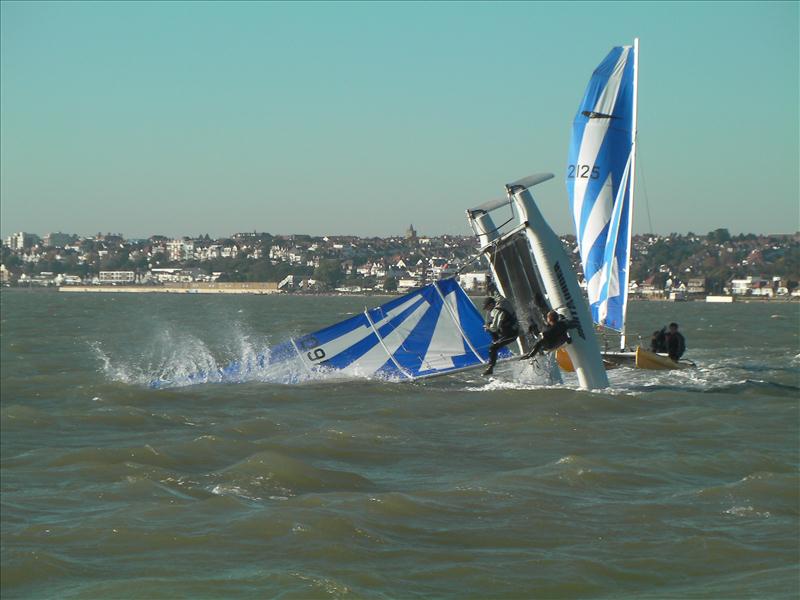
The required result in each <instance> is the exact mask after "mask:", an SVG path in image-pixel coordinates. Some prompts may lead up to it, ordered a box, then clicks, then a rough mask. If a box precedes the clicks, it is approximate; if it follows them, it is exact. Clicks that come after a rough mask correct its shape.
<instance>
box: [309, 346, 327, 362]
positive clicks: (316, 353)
mask: <svg viewBox="0 0 800 600" xmlns="http://www.w3.org/2000/svg"><path fill="white" fill-rule="evenodd" d="M306 356H307V357H308V360H321V359H323V358H325V350H323V349H322V348H315V349H314V350H313V351H312V352H308V353H306Z"/></svg>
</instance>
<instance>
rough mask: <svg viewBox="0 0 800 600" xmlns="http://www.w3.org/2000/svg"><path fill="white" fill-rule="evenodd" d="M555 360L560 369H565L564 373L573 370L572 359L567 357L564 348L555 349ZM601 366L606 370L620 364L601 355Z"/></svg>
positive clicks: (572, 371)
mask: <svg viewBox="0 0 800 600" xmlns="http://www.w3.org/2000/svg"><path fill="white" fill-rule="evenodd" d="M556 362H557V363H558V366H559V367H560V368H561V370H562V371H565V372H566V373H574V372H575V367H574V366H573V364H572V359H571V358H570V357H569V354H568V353H567V351H566V350H564V348H559V349H558V350H556ZM603 366H604V367H605V369H606V371H608V370H609V369H616V368H617V367H620V366H622V365H619V364H617V363H615V362H613V361H610V360H608V359H607V358H605V357H603Z"/></svg>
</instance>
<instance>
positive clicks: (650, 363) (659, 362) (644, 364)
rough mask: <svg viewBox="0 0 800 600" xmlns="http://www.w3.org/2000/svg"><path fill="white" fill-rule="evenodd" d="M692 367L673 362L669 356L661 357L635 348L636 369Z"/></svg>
mask: <svg viewBox="0 0 800 600" xmlns="http://www.w3.org/2000/svg"><path fill="white" fill-rule="evenodd" d="M691 366H692V365H689V364H686V363H681V362H675V361H674V360H672V359H671V358H670V357H669V356H661V355H660V354H656V353H655V352H650V351H649V350H645V349H644V348H641V347H639V348H636V368H637V369H651V370H663V369H688V368H689V367H691Z"/></svg>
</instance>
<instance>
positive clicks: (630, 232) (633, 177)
mask: <svg viewBox="0 0 800 600" xmlns="http://www.w3.org/2000/svg"><path fill="white" fill-rule="evenodd" d="M638 111H639V38H638V37H637V38H633V116H632V117H633V125H632V127H631V173H630V178H631V186H630V195H629V196H628V276H627V277H626V278H625V279H626V281H625V287H626V289H625V290H624V291H623V294H624V295H623V298H624V300H623V304H622V319H623V321H622V332H621V335H620V338H619V346H620V350H625V326H626V320H627V315H628V294H629V292H630V287H631V285H630V283H631V254H632V252H631V238H632V235H633V189H634V183H635V182H636V129H637V117H638Z"/></svg>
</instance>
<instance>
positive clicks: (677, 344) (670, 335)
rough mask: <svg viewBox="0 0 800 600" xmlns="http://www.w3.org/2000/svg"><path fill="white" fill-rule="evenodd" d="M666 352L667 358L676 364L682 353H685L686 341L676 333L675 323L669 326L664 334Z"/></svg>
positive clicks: (681, 335)
mask: <svg viewBox="0 0 800 600" xmlns="http://www.w3.org/2000/svg"><path fill="white" fill-rule="evenodd" d="M666 343H667V352H668V353H669V357H670V358H671V359H672V360H674V361H675V362H678V360H679V359H680V357H681V356H683V353H684V352H686V339H685V338H684V337H683V334H682V333H681V332H679V331H678V324H677V323H670V324H669V331H668V332H667V334H666Z"/></svg>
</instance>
